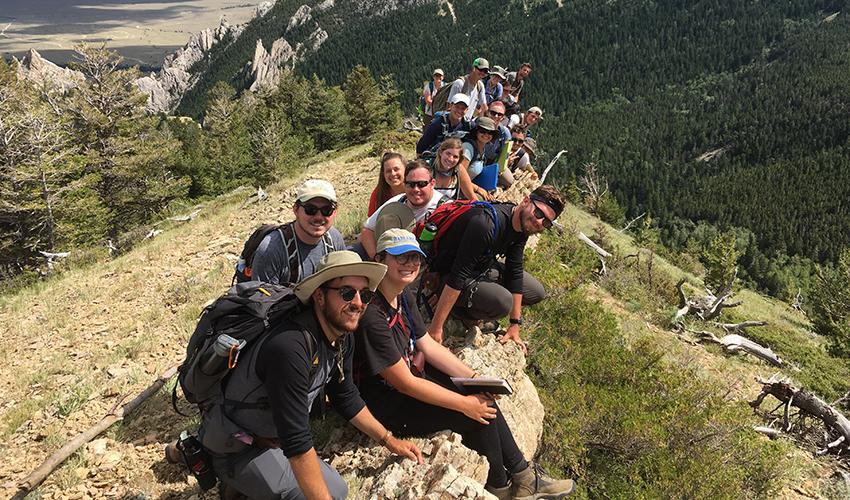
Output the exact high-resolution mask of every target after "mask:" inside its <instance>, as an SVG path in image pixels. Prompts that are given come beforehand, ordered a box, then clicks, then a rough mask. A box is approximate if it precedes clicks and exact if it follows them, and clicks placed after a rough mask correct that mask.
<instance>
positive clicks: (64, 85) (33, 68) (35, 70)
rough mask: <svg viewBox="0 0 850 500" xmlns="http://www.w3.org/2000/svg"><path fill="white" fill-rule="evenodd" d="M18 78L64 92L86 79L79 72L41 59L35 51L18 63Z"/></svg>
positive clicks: (31, 51) (32, 50)
mask: <svg viewBox="0 0 850 500" xmlns="http://www.w3.org/2000/svg"><path fill="white" fill-rule="evenodd" d="M17 66H18V78H19V79H21V80H27V81H29V82H32V83H34V84H36V85H47V86H50V87H54V88H57V89H59V90H61V91H62V92H65V91H68V90H70V89H72V88H74V87H76V86H77V85H79V84H80V83H82V82H83V81H85V77H84V76H83V74H82V73H80V72H79V71H74V70H72V69H69V68H62V67H60V66H57V65H56V64H53V63H52V62H50V61H48V60H47V59H45V58H43V57H41V54H39V53H38V51H37V50H35V49H30V51H29V52H27V55H25V56H24V57H23V58H22V59H21V60H20V61H18V64H17Z"/></svg>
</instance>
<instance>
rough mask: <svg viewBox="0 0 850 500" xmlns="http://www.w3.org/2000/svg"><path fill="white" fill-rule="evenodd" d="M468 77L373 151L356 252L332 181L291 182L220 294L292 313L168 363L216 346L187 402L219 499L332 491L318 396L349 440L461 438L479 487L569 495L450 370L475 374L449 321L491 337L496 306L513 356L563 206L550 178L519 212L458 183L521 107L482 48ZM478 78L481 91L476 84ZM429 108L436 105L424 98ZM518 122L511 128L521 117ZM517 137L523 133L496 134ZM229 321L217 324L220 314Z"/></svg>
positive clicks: (406, 453) (515, 81)
mask: <svg viewBox="0 0 850 500" xmlns="http://www.w3.org/2000/svg"><path fill="white" fill-rule="evenodd" d="M473 69H474V71H473V72H472V73H475V72H476V71H477V72H478V74H477V75H476V77H475V78H474V79H470V81H471V82H472V84H473V87H475V88H474V89H473V91H471V92H470V93H469V94H467V93H462V92H460V91H457V92H454V93H453V94H452V95H450V96H448V101H447V102H449V103H450V104H449V105H448V108H449V109H448V111H447V112H445V113H442V112H439V111H438V112H436V113H434V115H433V119H432V120H431V121H430V124H428V125H427V126H426V128H425V132H424V134H423V136H422V140H420V141H419V145H417V153H418V154H419V158H417V159H415V160H411V161H407V162H405V161H404V158H403V157H402V155H401V154H399V153H395V152H389V153H386V154H384V155H383V157H382V158H381V169H380V172H379V180H378V183H377V186H376V188H375V190H374V192H373V193H372V195H371V197H370V200H369V209H368V214H369V218H368V220H366V221H365V222H364V224H363V230H362V232H361V233H360V235H359V238H358V241H357V242H356V243H355V244H354V245H352V246H349V247H346V244H345V242H344V241H343V237H342V235H341V234H340V232H339V231H338V230H337V229H336V228H334V227H333V224H334V220H335V218H336V216H337V210H338V199H337V196H336V192H335V190H334V187H333V185H332V184H331V183H330V182H328V181H325V180H320V179H310V180H307V181H305V182H304V183H303V184H302V185H300V186H299V187H298V188H297V190H296V199H295V202H294V205H293V207H292V210H293V213H294V216H295V218H294V220H293V221H292V222H289V223H286V224H283V225H279V226H274V227H269V228H265V227H264V228H260V229H258V230H257V231H256V232H255V234H254V235H252V237H251V238H250V239H249V240H248V242H247V243H246V246H245V249H244V250H243V253H242V258H241V259H240V262H239V264H238V265H237V272H236V278H237V281H239V282H241V283H239V284H237V285H236V286H235V287H234V288H233V289H231V290H232V291H229V292H228V293H229V294H230V297H231V298H233V296H234V294H236V295H239V296H240V297H242V296H244V297H249V296H250V297H251V300H254V301H256V302H253V304H262V303H263V301H264V300H265V301H267V302H275V304H273V305H271V306H269V307H271V308H273V307H277V306H278V304H280V303H283V302H284V301H285V299H286V298H288V299H289V300H290V302H291V303H294V304H297V307H296V306H287V307H292V314H287V315H286V316H285V317H284V319H282V320H280V321H267V320H264V321H265V324H264V325H263V327H262V328H261V330H262V333H259V334H258V336H257V337H256V338H253V339H249V340H250V341H249V342H246V341H245V340H241V341H240V340H239V338H237V339H232V338H230V337H227V340H226V341H227V342H231V341H232V344H231V345H230V347H229V348H225V349H224V350H218V351H215V352H213V351H210V352H211V353H212V354H210V355H207V354H205V350H206V351H209V350H210V349H212V347H216V348H218V347H219V346H218V345H215V346H213V344H221V342H222V340H221V337H222V335H219V336H218V337H216V335H218V334H220V333H221V332H223V331H225V330H224V329H223V328H219V329H218V330H217V329H216V328H215V327H210V328H206V330H207V331H206V332H205V333H204V334H203V337H205V338H206V340H204V342H205V343H203V346H207V345H208V344H209V345H210V346H211V347H209V348H207V347H203V348H197V345H201V344H194V345H195V346H196V347H193V343H191V342H190V348H189V349H188V351H189V352H188V354H187V362H186V363H184V368H185V370H184V369H183V368H181V370H183V371H186V370H190V369H193V367H194V366H196V365H197V366H200V367H201V368H199V369H201V370H203V369H204V367H205V366H208V365H209V363H207V362H206V361H204V360H203V359H202V360H201V361H200V362H190V360H191V359H193V357H194V358H203V357H204V356H207V357H206V358H205V359H210V356H213V355H214V354H216V352H217V353H218V354H219V355H221V356H224V358H222V359H225V360H226V364H227V368H228V370H227V375H226V376H225V377H224V378H223V380H222V381H221V382H220V384H221V388H220V392H221V395H220V397H216V398H212V399H210V400H208V401H207V402H206V403H205V404H202V405H200V406H201V409H202V422H201V427H200V429H199V432H198V435H199V441H200V443H201V444H202V445H203V450H204V451H205V452H206V453H208V454H209V456H210V460H209V463H208V466H209V468H211V469H212V471H213V472H214V473H215V475H216V476H217V477H218V479H219V480H220V483H221V486H220V488H221V489H220V491H221V493H222V496H223V497H224V498H244V497H248V498H257V499H272V498H309V499H314V498H322V499H324V498H345V497H346V496H347V494H348V487H347V485H346V483H345V481H344V480H343V479H342V478H341V477H340V475H339V474H338V473H337V472H336V471H335V470H334V469H333V468H332V467H331V466H330V465H328V464H327V463H326V462H324V461H322V460H321V459H320V458H319V457H318V455H317V452H316V450H315V447H314V442H313V436H312V435H311V432H310V425H309V419H310V415H311V411H313V412H315V410H316V407H322V408H323V407H324V405H325V398H326V397H327V400H328V401H329V402H330V403H331V404H332V406H333V407H334V409H335V410H336V411H337V413H339V415H341V416H342V417H343V418H344V419H346V420H347V421H349V422H351V423H352V424H353V425H354V426H355V427H356V428H357V429H359V430H360V431H361V432H363V433H364V434H366V435H367V436H369V437H371V438H372V439H374V440H375V441H376V442H378V443H380V444H382V445H383V446H385V447H386V448H387V449H388V450H390V451H391V452H393V453H395V454H397V455H400V456H402V457H406V458H408V459H410V460H413V461H416V462H418V463H422V461H423V458H422V453H421V451H420V450H419V449H418V447H417V446H416V445H415V444H414V443H413V442H411V441H409V440H406V439H402V438H407V437H412V436H424V435H427V434H430V433H433V432H437V431H441V430H446V429H448V430H451V431H453V432H457V433H459V434H460V435H461V436H462V438H463V443H464V445H465V446H467V447H469V448H471V449H473V450H475V451H476V452H478V453H479V454H481V455H483V456H484V457H486V458H487V461H488V463H489V472H488V474H487V480H486V483H485V485H484V487H485V489H486V490H487V491H489V492H490V493H491V494H493V495H494V496H496V497H497V498H499V499H537V498H562V497H564V496H566V495H568V494H570V493H571V492H572V491H573V489H574V483H573V481H571V480H569V479H563V480H561V479H555V478H552V477H550V476H549V475H548V474H547V473H546V472H545V471H544V470H543V469H542V468H541V467H540V466H539V465H538V464H536V463H534V462H533V461H529V460H528V459H527V457H524V456H523V454H522V452H521V451H520V449H519V447H518V446H517V443H516V441H515V440H514V437H513V434H512V432H511V429H510V427H509V425H508V424H507V422H506V421H505V418H504V417H503V415H502V413H501V411H500V410H499V406H498V404H497V401H496V400H497V396H494V395H493V394H490V393H486V392H485V393H472V394H466V393H465V392H464V391H462V390H461V389H459V388H458V387H457V386H456V385H455V384H454V383H453V381H452V380H451V378H452V377H461V378H472V379H475V378H476V377H479V374H478V373H477V372H476V371H475V370H473V369H472V368H470V367H469V366H467V365H466V364H464V363H463V362H462V361H461V360H460V359H458V358H457V357H456V356H455V355H454V354H453V353H452V352H451V351H450V350H449V349H447V348H446V347H444V346H443V339H444V328H445V325H446V322H447V321H448V320H449V319H450V318H455V319H457V320H460V321H462V322H463V323H464V325H466V326H467V327H472V326H473V325H476V326H479V327H481V329H482V331H492V332H494V333H496V332H497V328H498V321H499V320H500V319H502V318H504V317H506V316H507V317H508V327H507V329H506V331H504V333H503V335H502V336H501V339H500V340H501V342H502V343H510V342H513V343H516V344H517V345H518V346H519V348H520V349H522V350H523V351H526V345H525V343H524V341H523V340H522V337H521V335H520V331H521V330H520V328H521V325H522V308H523V306H527V305H532V304H535V303H537V302H540V301H541V300H543V299H544V298H545V296H546V293H545V291H544V289H543V286H542V285H541V284H540V282H539V281H538V280H537V279H535V278H534V277H533V276H531V275H530V274H529V273H527V272H525V271H524V269H523V252H524V248H525V245H526V241H527V240H528V238H529V236H531V235H534V234H537V233H541V232H543V231H545V230H547V229H549V228H551V227H552V225H553V223H554V221H555V219H556V218H557V217H558V216H559V215H560V214H561V212H562V211H563V209H564V198H563V196H562V195H561V193H559V192H558V190H557V189H555V188H554V187H552V186H549V185H545V184H544V185H541V186H540V187H538V188H537V189H535V190H534V191H532V192H531V194H529V195H528V196H526V197H525V198H524V199H523V200H522V202H520V203H518V204H514V203H499V202H494V201H488V200H492V191H493V190H494V189H495V186H493V187H492V188H488V187H486V186H480V185H478V184H475V183H473V182H471V181H472V180H474V178H475V176H474V175H473V174H472V172H473V171H474V170H475V168H477V167H473V166H472V165H474V164H475V163H476V162H477V161H480V160H481V157H482V155H483V156H484V157H485V158H486V159H485V160H484V163H487V161H488V160H489V159H493V158H495V157H498V156H499V155H501V154H502V152H501V151H499V147H497V146H494V145H493V144H492V143H493V141H494V138H495V137H496V136H495V134H494V133H493V132H494V131H497V130H501V129H500V128H496V127H504V126H503V125H501V124H498V125H496V123H495V121H494V120H495V117H497V116H498V115H499V114H501V115H502V117H503V118H504V114H505V113H504V110H505V108H506V105H505V102H507V101H509V100H510V101H511V102H512V103H514V105H515V103H517V102H518V100H519V95H520V92H521V90H522V87H523V83H524V82H523V78H525V77H527V76H528V73H529V72H530V70H531V65H530V64H525V65H523V66H522V67H521V68H520V70H519V71H518V72H517V73H516V75H514V77H513V78H507V77H506V76H505V75H504V71H503V70H501V68H497V67H494V68H493V70H491V69H490V67H489V64H488V62H487V61H486V60H484V59H483V58H478V59H476V60H475V62H474V63H473ZM488 72H489V73H490V75H491V77H490V79H489V80H486V85H482V86H481V87H482V88H483V90H481V91H480V92H479V90H480V89H478V86H477V85H476V84H477V83H478V82H482V83H483V82H484V80H483V79H482V78H481V77H482V76H485V75H486V74H487V73H488ZM470 75H471V74H470ZM470 75H467V77H465V78H469V77H470ZM434 76H435V80H436V77H437V76H440V77H442V71H440V70H435V72H434ZM494 76H495V77H496V78H495V79H494ZM461 80H463V79H461ZM459 81H460V80H459ZM457 83H458V82H454V83H453V84H452V86H454V85H455V84H457ZM464 85H465V83H464V82H461V83H460V85H459V87H461V89H462V88H463V87H464ZM494 86H495V88H492V87H494ZM428 88H429V87H427V86H426V89H428ZM439 88H440V86H439V85H437V90H439ZM514 92H515V94H514ZM508 96H512V97H508ZM491 97H492V98H491ZM499 97H501V98H499ZM428 104H429V105H430V106H431V107H430V108H428V110H429V111H431V110H433V109H434V108H433V106H434V102H433V100H428ZM529 113H531V114H535V113H538V115H539V114H542V113H540V112H539V109H537V110H534V108H532V109H530V110H529V112H528V113H526V114H525V116H527V115H528V114H529ZM485 114H487V115H489V116H492V117H494V118H488V117H487V116H484V115H485ZM476 116H477V118H475V117H476ZM525 116H520V117H519V118H518V120H517V123H519V124H524V123H528V121H526V117H525ZM471 118H474V119H473V120H472V121H469V120H470V119H471ZM537 118H539V116H537ZM507 119H508V120H510V118H507ZM534 121H535V120H534V119H532V120H530V122H531V123H532V124H533V122H534ZM443 123H464V124H466V125H464V126H468V130H469V131H470V134H468V136H470V137H473V138H475V139H474V142H463V140H465V138H464V137H456V136H451V133H450V132H451V131H449V133H447V132H446V129H445V128H444V127H442V124H443ZM523 126H524V125H523ZM434 127H437V129H434ZM479 132H480V134H479ZM499 133H501V132H499ZM477 134H478V135H477ZM527 135H528V130H527V129H522V127H518V128H514V129H513V130H511V132H509V133H508V135H507V136H501V137H512V136H513V137H520V138H521V137H527ZM476 137H480V138H481V139H480V140H479V139H478V138H476ZM485 138H486V141H485V142H484V144H483V145H482V144H480V143H481V141H482V140H484V139H485ZM462 139H463V140H462ZM520 144H522V142H520ZM505 145H507V141H506V142H505V143H504V144H502V147H504V146H505ZM467 146H471V147H467ZM479 146H482V147H479ZM490 146H493V147H492V148H491V147H490ZM470 149H471V151H472V152H471V153H470V154H469V156H467V151H468V150H470ZM488 152H489V153H488ZM514 153H515V152H511V155H505V157H506V158H508V157H511V156H514ZM488 154H489V155H490V156H487V155H488ZM493 155H496V156H493ZM488 165H489V164H488ZM500 178H502V179H509V178H508V176H503V175H500ZM252 240H254V241H253V242H252ZM240 287H241V288H240ZM278 293H281V294H283V295H282V296H285V297H284V299H279V298H277V297H278V295H277V294H278ZM246 302H248V299H244V300H243V299H239V300H235V302H232V303H239V304H244V303H246ZM207 309H208V311H209V309H210V307H208V308H207ZM227 313H228V314H230V316H227V314H225V315H223V316H222V317H233V311H232V310H228V311H227ZM202 318H203V317H202ZM202 322H203V320H202ZM237 324H239V323H237ZM246 324H247V323H246ZM230 325H231V330H226V331H228V332H230V331H232V330H233V327H232V325H233V322H231V323H230ZM200 328H201V327H200V325H199V329H200ZM196 333H197V330H196ZM237 333H238V332H237ZM234 336H236V337H239V335H234ZM194 338H195V335H193V339H194ZM245 338H248V336H247V335H245ZM193 341H194V340H193ZM213 359H214V356H213ZM237 361H238V362H237ZM205 363H206V364H205ZM199 373H200V372H199ZM204 373H206V372H204ZM181 384H183V379H182V378H181ZM185 387H186V386H184V392H188V391H186V390H185ZM397 436H398V437H397ZM180 443H181V442H180V441H178V443H177V444H176V446H175V445H169V447H167V448H166V457H167V458H168V459H169V460H170V461H178V460H180V456H179V451H183V452H184V456H185V450H184V447H183V446H181V445H180ZM187 464H188V461H187ZM189 465H190V466H192V468H193V469H194V470H195V472H197V468H198V467H195V466H194V465H192V464H189Z"/></svg>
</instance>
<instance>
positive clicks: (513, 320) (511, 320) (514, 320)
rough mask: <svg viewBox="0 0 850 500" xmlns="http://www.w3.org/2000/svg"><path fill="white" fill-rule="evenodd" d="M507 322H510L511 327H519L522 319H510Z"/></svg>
mask: <svg viewBox="0 0 850 500" xmlns="http://www.w3.org/2000/svg"><path fill="white" fill-rule="evenodd" d="M509 321H510V322H511V324H512V325H521V324H522V318H516V319H514V318H511V319H510V320H509Z"/></svg>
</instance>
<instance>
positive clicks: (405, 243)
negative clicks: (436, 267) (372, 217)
mask: <svg viewBox="0 0 850 500" xmlns="http://www.w3.org/2000/svg"><path fill="white" fill-rule="evenodd" d="M376 251H377V253H381V252H387V253H388V254H390V255H401V254H405V253H408V252H417V253H419V254H420V255H422V256H425V252H423V251H422V249H421V248H419V242H418V241H416V236H414V235H413V233H411V232H410V231H408V230H406V229H397V228H396V229H387V230H386V231H384V234H382V235H381V237H380V238H378V246H377V249H376Z"/></svg>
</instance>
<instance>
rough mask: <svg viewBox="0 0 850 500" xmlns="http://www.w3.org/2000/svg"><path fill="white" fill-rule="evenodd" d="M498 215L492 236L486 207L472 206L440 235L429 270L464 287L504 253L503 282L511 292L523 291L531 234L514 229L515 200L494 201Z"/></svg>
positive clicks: (456, 288)
mask: <svg viewBox="0 0 850 500" xmlns="http://www.w3.org/2000/svg"><path fill="white" fill-rule="evenodd" d="M493 207H494V208H495V210H496V216H497V217H498V218H499V226H498V231H497V232H496V235H495V238H494V237H493V228H494V222H493V217H492V216H491V211H490V209H489V208H487V207H485V206H481V207H473V208H472V209H470V210H469V211H467V212H466V213H464V214H463V215H461V216H460V217H458V218H457V219H456V220H455V221H454V222H453V223H452V225H451V226H450V227H449V228H448V229H447V230H446V232H445V234H443V235H442V236H441V238H440V243H439V247H438V251H437V255H435V256H434V259H433V262H432V263H431V267H430V269H431V270H432V271H436V272H438V273H440V274H441V275H444V276H446V278H445V281H446V285H448V286H450V287H452V288H454V289H455V290H463V289H464V288H465V287H466V286H467V285H469V284H470V283H472V282H473V281H476V280H477V279H478V278H479V277H480V276H481V275H482V274H484V273H485V272H487V270H488V269H490V267H491V266H492V265H493V263H494V261H495V256H497V255H504V256H505V272H504V274H503V282H502V284H503V285H504V287H505V288H507V289H508V291H510V292H511V293H522V271H523V265H522V259H523V251H524V250H525V242H526V241H527V240H528V236H527V235H526V234H524V233H521V232H518V231H516V230H514V228H513V226H512V225H511V213H512V211H513V209H514V207H516V205H514V204H513V203H493Z"/></svg>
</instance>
